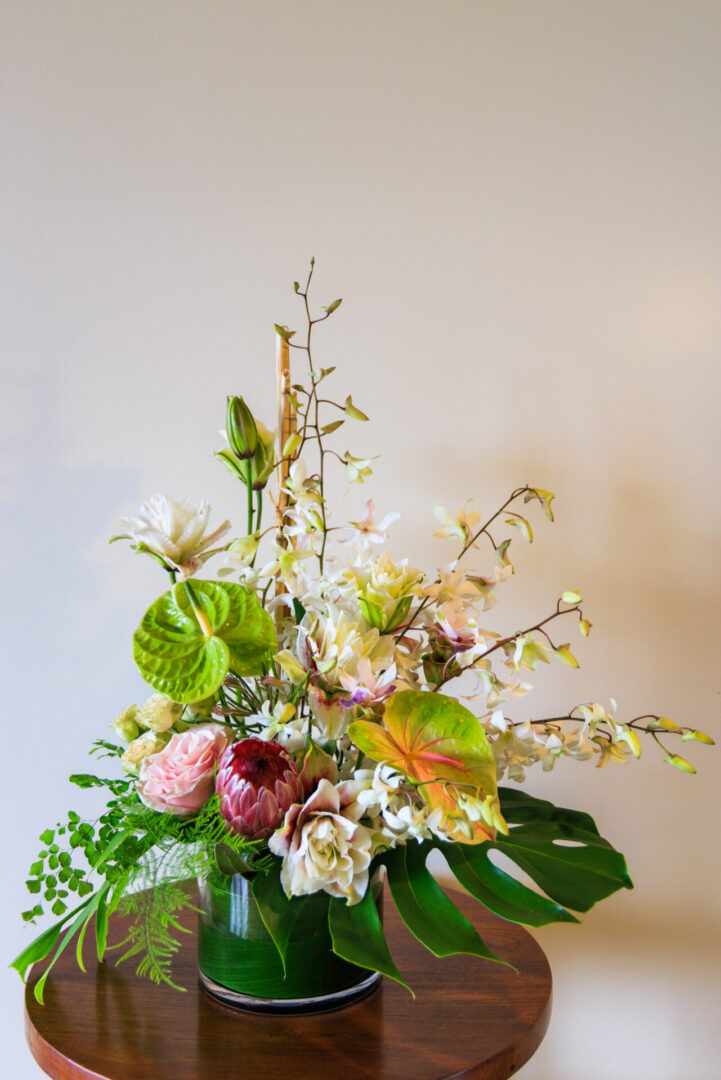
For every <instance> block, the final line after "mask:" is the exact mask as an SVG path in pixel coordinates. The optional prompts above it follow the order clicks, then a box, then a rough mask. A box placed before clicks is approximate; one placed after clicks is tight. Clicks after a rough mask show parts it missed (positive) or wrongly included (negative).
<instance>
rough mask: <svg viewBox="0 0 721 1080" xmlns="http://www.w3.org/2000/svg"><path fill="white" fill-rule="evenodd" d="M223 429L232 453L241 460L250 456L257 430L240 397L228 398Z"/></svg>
mask: <svg viewBox="0 0 721 1080" xmlns="http://www.w3.org/2000/svg"><path fill="white" fill-rule="evenodd" d="M225 431H226V434H227V436H228V443H229V444H230V448H231V450H232V451H233V453H235V454H237V455H238V457H239V458H240V459H241V460H242V461H247V460H248V459H249V458H252V456H253V454H254V453H255V448H256V446H257V445H258V431H257V428H256V426H255V420H254V419H253V414H252V412H251V411H250V409H249V408H248V406H247V405H246V404H245V402H244V401H243V399H242V397H229V398H228V406H227V410H226V414H225Z"/></svg>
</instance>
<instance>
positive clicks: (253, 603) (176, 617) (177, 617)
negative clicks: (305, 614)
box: [133, 581, 277, 702]
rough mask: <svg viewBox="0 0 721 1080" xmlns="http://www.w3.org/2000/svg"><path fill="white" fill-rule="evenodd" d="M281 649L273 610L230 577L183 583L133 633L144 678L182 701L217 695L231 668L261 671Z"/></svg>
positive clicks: (157, 603) (150, 610)
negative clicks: (270, 611)
mask: <svg viewBox="0 0 721 1080" xmlns="http://www.w3.org/2000/svg"><path fill="white" fill-rule="evenodd" d="M276 648H277V642H276V637H275V630H274V627H273V620H272V619H271V617H270V615H268V613H267V612H266V611H264V610H263V608H262V607H261V606H260V603H259V602H258V598H257V597H256V596H255V594H254V593H251V592H249V591H248V590H247V589H244V588H243V587H242V586H240V585H235V584H234V583H233V582H230V581H193V582H192V583H191V582H189V581H185V582H178V584H177V585H174V586H173V588H172V589H169V590H168V592H166V593H163V595H162V596H160V597H158V599H157V600H156V601H155V603H153V604H151V606H150V607H149V608H148V610H147V611H146V613H145V615H144V616H143V618H142V621H141V623H140V626H139V627H138V629H137V630H136V631H135V635H134V637H133V658H134V660H135V663H136V664H137V666H138V668H139V669H140V673H141V675H142V676H143V678H144V679H145V680H146V682H148V683H150V685H151V686H152V687H153V688H154V689H155V690H158V691H159V692H160V693H162V694H167V696H168V697H170V698H172V699H173V701H179V702H192V701H200V700H201V699H202V698H205V697H209V696H210V695H211V694H214V693H215V691H216V690H217V689H218V687H219V686H220V685H221V683H222V682H223V679H224V678H225V676H226V674H227V673H228V671H229V670H230V671H232V672H234V673H235V674H236V675H241V676H242V675H260V674H262V673H263V671H264V669H265V666H266V664H267V663H268V661H269V658H270V655H271V653H272V652H273V651H274V650H275V649H276Z"/></svg>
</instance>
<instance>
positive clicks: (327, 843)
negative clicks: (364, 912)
mask: <svg viewBox="0 0 721 1080" xmlns="http://www.w3.org/2000/svg"><path fill="white" fill-rule="evenodd" d="M351 801H352V798H351V794H350V793H346V792H344V784H339V785H338V786H337V787H334V786H333V784H331V782H330V781H329V780H326V779H322V780H321V781H320V782H319V784H318V787H317V788H316V790H315V791H314V792H313V794H312V795H311V796H310V798H309V799H308V800H307V801H306V802H305V804H304V805H303V806H301V805H300V804H299V803H296V804H295V805H294V806H291V808H290V809H289V810H288V811H287V813H286V815H285V821H284V823H283V826H282V827H281V828H280V829H278V830H277V832H275V833H274V834H273V835H272V836H271V838H270V840H269V841H268V847H269V848H270V850H271V851H272V852H273V854H274V855H281V856H282V857H283V866H282V868H281V871H280V880H281V882H282V885H283V888H284V890H285V894H286V896H289V897H290V896H307V895H308V894H309V893H314V892H318V891H319V890H320V889H322V890H323V891H324V892H327V893H329V894H330V895H331V896H339V897H344V898H345V899H346V900H347V901H348V903H349V904H357V903H358V902H359V901H360V900H362V899H363V896H364V895H365V891H366V889H367V887H368V867H369V866H370V861H371V834H370V832H369V831H368V829H366V828H365V826H363V825H359V824H358V822H357V821H356V820H354V818H353V817H351V816H348V815H347V814H346V807H347V806H348V805H349V803H350V802H351Z"/></svg>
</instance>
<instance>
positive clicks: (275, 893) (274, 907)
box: [251, 866, 307, 976]
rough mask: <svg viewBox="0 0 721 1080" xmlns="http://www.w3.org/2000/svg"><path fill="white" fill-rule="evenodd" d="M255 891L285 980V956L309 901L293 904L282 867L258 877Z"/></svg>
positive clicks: (296, 900)
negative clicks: (284, 881) (282, 879)
mask: <svg viewBox="0 0 721 1080" xmlns="http://www.w3.org/2000/svg"><path fill="white" fill-rule="evenodd" d="M251 890H252V892H253V896H254V897H255V902H256V903H257V905H258V910H259V912H260V917H261V919H262V920H263V923H264V925H265V928H266V930H267V931H268V933H269V934H270V936H271V937H272V939H273V942H274V944H275V947H276V949H277V950H278V955H279V956H280V962H281V963H282V965H283V976H285V955H286V953H287V951H288V942H289V941H290V935H291V934H292V932H293V927H294V926H295V924H296V920H297V919H298V916H299V915H300V913H301V911H302V910H303V906H304V904H305V901H306V899H307V897H305V896H297V897H294V898H293V899H292V900H289V899H288V897H287V896H286V895H285V892H284V891H283V886H282V885H281V883H280V866H278V867H275V866H274V867H273V868H272V869H271V870H270V871H269V873H267V874H256V875H255V877H254V878H253V881H252V884H251Z"/></svg>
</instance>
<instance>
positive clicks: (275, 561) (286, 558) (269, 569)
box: [259, 540, 313, 591]
mask: <svg viewBox="0 0 721 1080" xmlns="http://www.w3.org/2000/svg"><path fill="white" fill-rule="evenodd" d="M270 550H271V553H272V555H273V558H272V560H271V561H270V562H268V563H266V564H265V566H264V567H263V569H262V570H261V571H260V575H259V576H260V577H264V578H271V577H275V575H276V574H280V576H281V577H282V579H283V581H284V582H285V584H286V585H287V586H288V588H289V589H290V590H291V591H293V590H294V589H295V588H296V587H297V584H298V575H299V574H300V567H299V566H297V564H298V563H299V562H302V560H303V559H310V558H312V557H313V552H312V551H309V550H305V551H299V550H297V549H295V548H292V547H288V548H284V547H281V545H280V544H278V543H276V541H275V540H274V541H273V542H272V544H271V545H270Z"/></svg>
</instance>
